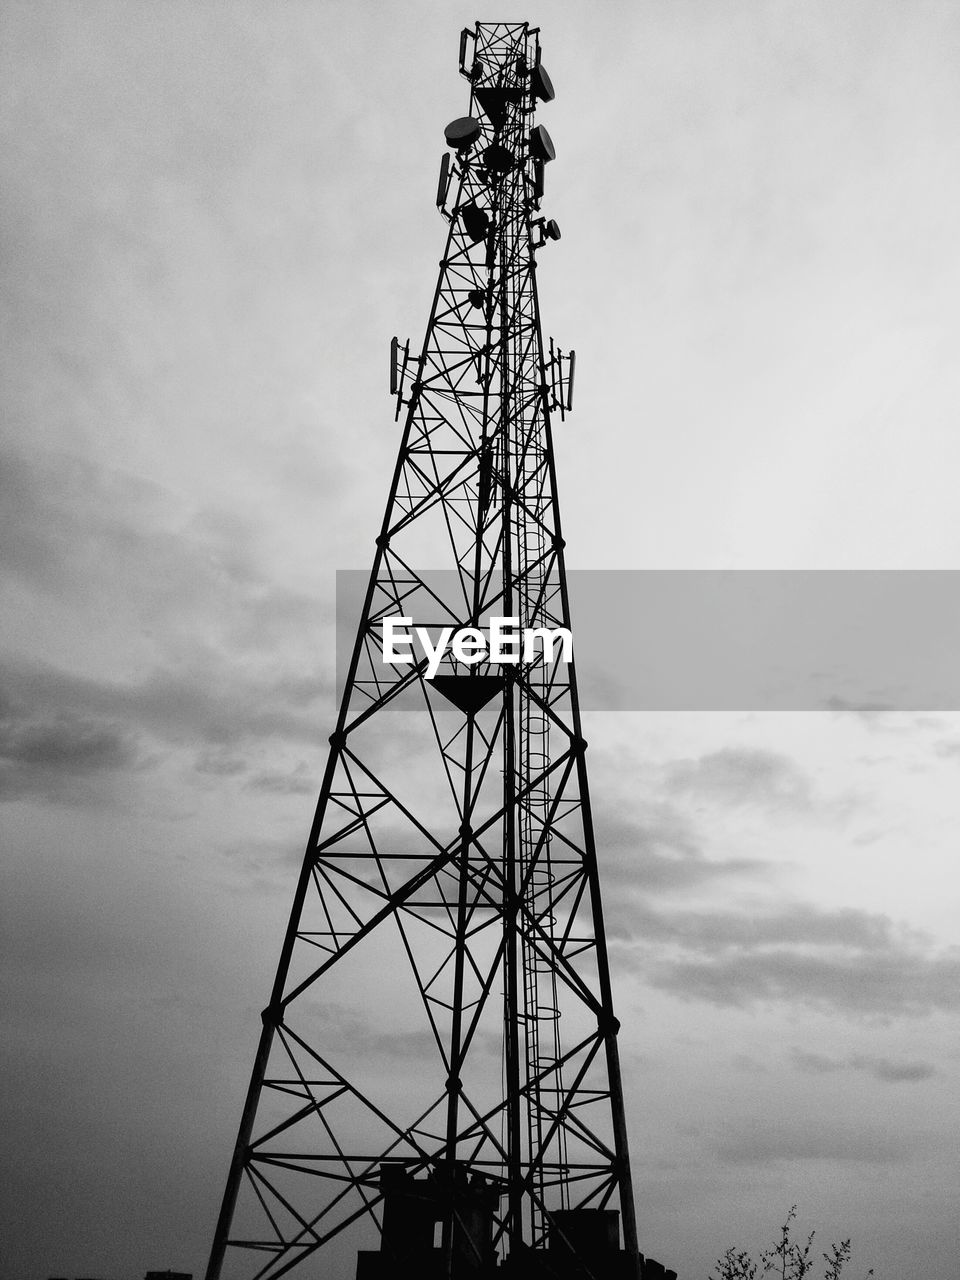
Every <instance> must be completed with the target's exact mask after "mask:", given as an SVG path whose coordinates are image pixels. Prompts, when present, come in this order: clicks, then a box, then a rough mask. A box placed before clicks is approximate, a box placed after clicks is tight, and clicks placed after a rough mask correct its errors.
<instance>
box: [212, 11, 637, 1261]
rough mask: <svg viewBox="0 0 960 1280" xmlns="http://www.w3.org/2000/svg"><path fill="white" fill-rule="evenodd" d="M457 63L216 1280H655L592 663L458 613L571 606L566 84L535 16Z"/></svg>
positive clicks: (531, 617) (536, 617) (553, 618)
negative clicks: (617, 946) (558, 118)
mask: <svg viewBox="0 0 960 1280" xmlns="http://www.w3.org/2000/svg"><path fill="white" fill-rule="evenodd" d="M460 71H461V74H462V75H463V76H464V77H465V78H466V79H467V80H468V81H469V83H470V107H469V115H468V116H465V117H460V118H459V119H457V120H455V121H453V122H452V123H451V124H450V125H448V127H447V129H446V141H447V143H448V145H449V149H448V150H447V151H446V152H445V153H444V156H443V161H442V163H441V170H440V182H439V187H438V191H437V197H436V202H437V205H438V208H439V209H440V212H441V213H442V215H443V217H444V218H445V220H446V222H447V223H448V233H447V239H446V247H445V250H444V254H443V258H442V260H441V263H440V274H439V279H438V282H437V287H436V292H435V295H434V299H433V306H432V309H431V313H430V319H429V322H428V324H427V330H426V336H425V338H424V342H423V345H422V347H421V349H420V352H419V354H418V355H416V354H411V350H410V345H409V343H405V344H403V345H401V344H400V343H399V342H398V341H397V340H396V339H394V341H393V344H392V347H391V367H390V378H391V390H392V392H393V393H394V394H395V395H396V397H397V416H398V417H399V416H400V415H401V412H402V414H403V423H404V425H403V435H402V440H401V443H400V448H399V455H398V457H397V462H396V467H395V470H394V473H393V480H392V483H391V486H390V494H389V498H388V500H387V505H386V512H385V515H384V519H383V524H382V527H381V530H380V535H379V537H378V538H377V540H376V554H375V557H374V563H373V569H372V572H371V574H370V577H369V581H368V584H367V587H366V592H365V597H364V600H363V606H362V612H361V618H360V624H359V630H358V633H357V636H356V643H355V646H354V648H353V653H352V658H351V660H350V663H349V669H348V671H347V674H346V681H345V686H344V689H343V693H342V698H341V702H340V708H339V715H338V720H337V724H336V730H335V732H334V733H333V735H332V736H331V738H330V752H329V758H328V762H327V766H326V770H325V773H324V776H323V781H322V785H321V790H320V798H319V802H318V806H317V810H316V816H315V819H314V822H313V826H312V829H311V831H310V836H309V839H308V842H307V847H306V853H305V857H304V861H303V865H302V870H301V872H300V876H299V881H298V883H297V887H296V892H295V896H294V903H293V908H292V911H291V915H290V920H289V924H288V926H287V930H286V934H285V937H284V940H283V945H282V949H281V954H280V962H279V966H278V970H277V975H276V980H275V983H274V986H273V992H272V995H271V998H270V1002H269V1005H268V1006H267V1008H266V1009H265V1011H264V1013H263V1016H262V1021H263V1028H262V1033H261V1037H260V1044H259V1048H258V1051H257V1054H256V1059H255V1063H254V1067H253V1073H252V1078H251V1082H250V1087H249V1091H248V1094H247V1098H246V1103H245V1106H244V1110H243V1115H242V1120H241V1124H240V1129H239V1134H238V1138H237V1143H236V1148H235V1151H234V1155H233V1159H232V1163H231V1166H230V1171H229V1175H228V1180H227V1186H226V1191H225V1194H224V1199H223V1206H222V1209H221V1213H220V1217H219V1221H218V1224H217V1228H216V1235H215V1240H214V1245H213V1250H212V1254H211V1259H210V1264H209V1269H208V1272H207V1276H208V1280H218V1277H220V1276H221V1275H223V1276H225V1277H227V1276H229V1277H230V1278H231V1280H232V1278H233V1277H244V1278H245V1280H274V1278H275V1277H279V1276H282V1275H284V1274H286V1273H287V1272H288V1271H291V1270H293V1269H295V1268H298V1267H299V1268H300V1269H301V1273H302V1274H310V1275H313V1276H322V1277H329V1278H330V1280H340V1278H341V1277H342V1278H343V1280H349V1277H351V1276H352V1274H353V1269H354V1267H356V1275H357V1276H358V1278H360V1280H377V1278H378V1277H386V1276H388V1275H389V1276H395V1275H404V1274H408V1273H409V1274H416V1275H419V1276H422V1277H426V1278H428V1280H429V1278H430V1277H434V1276H436V1277H438V1278H439V1277H441V1276H442V1277H446V1278H447V1280H459V1277H463V1276H488V1275H493V1274H504V1273H505V1272H510V1273H511V1274H512V1273H516V1274H520V1275H524V1276H527V1275H531V1276H537V1275H544V1276H548V1275H549V1276H564V1277H565V1276H584V1277H590V1276H593V1277H597V1278H598V1280H599V1277H601V1276H603V1277H608V1276H624V1277H627V1276H630V1277H635V1276H638V1275H639V1274H640V1267H641V1259H640V1255H639V1254H638V1250H637V1236H636V1225H635V1218H634V1204H633V1194H632V1188H631V1180H630V1166H629V1158H628V1152H627V1137H626V1128H625V1124H624V1114H623V1096H622V1089H621V1078H620V1066H619V1060H618V1055H617V1038H616V1037H617V1030H618V1024H617V1021H616V1019H615V1017H614V1013H613V1006H612V1000H611V990H610V975H609V970H608V963H607V953H606V947H605V941H604V929H603V918H602V912H601V904H600V892H599V883H598V875H597V859H596V850H595V845H594V835H593V824H592V819H591V810H590V798H589V792H588V788H587V774H586V761H585V747H586V743H585V742H584V739H583V735H582V732H581V724H580V712H579V707H578V701H577V685H576V678H575V669H574V665H573V662H572V661H570V662H567V663H565V662H563V661H560V660H559V655H558V654H557V653H555V652H554V653H551V651H550V645H549V644H548V643H543V642H544V641H545V640H549V637H543V636H542V635H541V636H540V637H539V640H540V642H541V643H540V644H539V646H538V645H537V644H533V645H531V647H530V649H529V651H528V652H527V653H526V654H524V653H523V652H522V651H520V652H518V654H517V659H518V660H511V657H512V655H510V654H508V655H506V656H505V659H504V660H503V661H501V662H495V661H493V660H492V659H493V656H495V655H491V654H490V653H486V654H484V653H483V651H482V648H481V647H480V645H479V643H478V641H477V638H476V636H475V635H474V636H473V646H472V648H471V646H470V643H469V641H470V636H469V635H468V634H465V632H464V629H466V628H471V629H479V630H481V631H482V630H483V628H484V627H487V626H489V625H490V623H491V620H492V619H493V618H496V617H500V618H507V619H515V620H516V628H517V630H518V631H520V632H523V631H530V632H535V631H543V630H547V631H552V630H553V629H556V628H569V627H570V615H569V606H568V598H567V587H566V580H565V574H564V556H563V547H564V544H563V539H562V537H561V532H560V518H559V512H558V507H557V497H556V477H555V470H554V455H553V447H552V439H551V414H552V413H557V412H559V414H560V415H561V416H562V415H563V414H564V413H565V412H566V410H568V409H569V408H570V404H571V390H572V377H573V354H572V353H570V354H569V355H564V354H562V353H561V352H560V351H559V350H558V349H556V348H555V347H554V344H553V342H552V341H551V342H550V344H549V347H548V348H546V349H545V348H544V343H543V339H542V336H541V326H540V313H539V303H538V296H537V281H536V267H537V253H538V251H539V250H540V249H541V248H543V246H544V245H546V244H547V243H548V242H549V241H551V240H555V239H558V238H559V230H558V228H557V226H556V224H555V223H554V222H552V221H547V220H546V219H545V218H544V217H543V216H542V215H541V213H540V206H541V201H542V196H543V190H544V168H545V166H546V164H547V163H548V162H549V161H550V160H551V159H552V158H553V156H554V149H553V144H552V142H551V140H550V137H549V135H548V133H547V132H546V130H545V129H544V128H543V127H542V126H539V125H537V124H536V123H535V118H534V113H535V110H536V108H537V106H538V104H539V103H541V102H548V101H549V100H550V99H552V97H553V89H552V86H551V83H550V79H549V77H548V75H547V74H546V71H545V69H544V67H543V66H542V64H541V61H540V46H539V39H538V32H537V30H536V29H533V28H530V27H529V26H528V25H527V24H526V23H497V24H485V23H478V24H477V25H476V27H475V28H474V29H473V30H466V31H464V32H463V35H462V37H461V46H460ZM425 566H428V567H425ZM436 570H439V571H440V572H436ZM396 617H404V618H406V619H408V620H409V621H411V622H412V623H413V624H414V625H419V626H422V627H424V628H426V629H427V632H428V634H429V636H430V637H431V645H432V644H433V643H434V641H435V639H436V637H437V636H438V632H439V630H440V629H441V628H447V629H450V630H449V631H448V633H447V634H448V636H449V635H450V632H452V637H451V638H452V639H454V640H456V639H458V638H459V639H461V640H462V641H463V644H462V645H461V646H460V648H459V649H457V648H454V649H453V650H452V651H448V652H447V653H446V655H445V656H444V657H443V660H442V662H441V663H440V665H439V667H437V669H436V670H435V671H434V672H433V674H432V676H431V673H430V670H429V667H428V659H427V655H426V654H424V653H421V652H420V651H419V650H417V649H414V650H413V652H412V660H411V661H410V662H408V663H406V664H403V663H401V662H399V661H398V662H396V663H390V662H385V661H384V657H383V635H384V626H383V624H384V619H387V618H396ZM508 629H509V628H508ZM558 647H559V646H558ZM517 649H518V651H519V650H520V646H519V644H518V645H517ZM618 1223H622V1231H623V1241H622V1245H621V1241H620V1236H619V1226H618ZM358 1250H359V1253H358Z"/></svg>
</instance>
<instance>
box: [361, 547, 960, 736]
mask: <svg viewBox="0 0 960 1280" xmlns="http://www.w3.org/2000/svg"><path fill="white" fill-rule="evenodd" d="M422 576H423V578H424V580H425V581H426V582H427V583H428V585H429V592H430V593H431V594H432V595H433V597H434V599H435V600H443V601H446V602H450V604H449V608H448V610H447V611H444V610H441V609H437V608H432V614H433V615H434V616H433V617H431V618H429V619H428V621H434V622H436V623H437V625H440V624H446V625H449V624H450V623H451V622H453V621H456V620H457V607H458V606H457V604H456V603H455V602H456V600H457V599H458V598H460V599H462V596H463V587H462V584H461V583H460V581H459V579H458V577H457V575H455V574H454V573H452V572H447V571H443V570H436V571H429V572H427V573H424V574H423V575H422ZM367 584H368V574H367V573H366V572H365V571H361V570H342V571H339V572H338V573H337V684H338V691H342V689H343V685H344V680H345V676H346V672H347V669H348V666H349V662H350V657H351V654H352V652H353V644H354V639H355V635H356V629H357V625H358V622H359V619H360V614H361V610H362V605H363V600H364V596H365V593H366V589H367ZM567 585H568V589H569V598H570V613H571V621H572V632H573V639H574V661H575V663H576V670H577V680H578V685H579V690H580V703H581V706H582V707H583V708H584V709H585V710H600V711H823V710H851V711H859V712H876V711H953V710H957V709H960V572H958V571H954V570H573V571H570V572H569V573H568V574H567ZM408 599H409V598H408ZM377 607H378V610H379V613H380V614H381V615H383V616H387V615H388V614H391V613H396V614H405V615H409V614H410V613H411V612H412V611H414V610H412V609H411V607H410V606H409V603H405V604H403V607H402V608H397V609H396V610H393V609H391V608H390V607H389V604H388V602H387V601H386V598H385V597H384V596H383V594H382V593H381V594H380V596H379V599H378V604H377ZM498 608H499V606H495V607H494V608H492V609H491V610H490V613H491V614H494V613H496V612H498ZM499 611H500V612H502V610H499ZM459 621H460V623H461V624H462V625H466V622H467V618H466V614H465V613H464V614H463V616H462V617H461V618H460V619H459ZM384 673H385V675H388V676H394V675H395V674H396V672H395V669H394V668H390V667H389V666H388V665H387V664H385V665H384ZM398 705H402V701H401V702H399V703H398ZM418 705H419V707H420V709H422V707H423V703H422V701H421V702H420V703H419V704H418Z"/></svg>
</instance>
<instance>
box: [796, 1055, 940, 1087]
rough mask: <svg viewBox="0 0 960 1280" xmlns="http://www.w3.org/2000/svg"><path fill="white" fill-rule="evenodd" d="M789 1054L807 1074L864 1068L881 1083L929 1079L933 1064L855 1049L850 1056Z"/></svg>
mask: <svg viewBox="0 0 960 1280" xmlns="http://www.w3.org/2000/svg"><path fill="white" fill-rule="evenodd" d="M790 1058H791V1060H792V1062H793V1064H794V1066H795V1067H796V1068H797V1070H798V1071H802V1072H804V1073H805V1074H808V1075H828V1074H832V1073H834V1072H838V1071H865V1072H866V1073H867V1074H868V1075H871V1076H873V1077H874V1079H875V1080H880V1081H881V1082H882V1083H884V1084H904V1083H915V1082H916V1081H919V1080H929V1079H930V1077H931V1076H933V1075H935V1074H936V1068H935V1067H934V1066H933V1065H932V1064H931V1063H929V1062H908V1061H905V1060H899V1061H894V1060H893V1059H891V1058H884V1057H877V1056H874V1055H871V1054H864V1053H857V1054H854V1055H853V1056H852V1057H849V1058H831V1057H828V1056H827V1055H826V1054H823V1053H813V1052H810V1051H808V1050H805V1049H794V1050H792V1052H791V1054H790Z"/></svg>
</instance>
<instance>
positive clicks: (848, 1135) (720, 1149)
mask: <svg viewBox="0 0 960 1280" xmlns="http://www.w3.org/2000/svg"><path fill="white" fill-rule="evenodd" d="M917 1145H919V1144H918V1143H916V1142H915V1141H913V1140H911V1139H909V1138H906V1137H904V1136H903V1135H902V1134H894V1133H892V1132H890V1131H889V1130H887V1129H884V1128H880V1127H876V1128H870V1127H866V1126H864V1127H856V1128H855V1127H853V1126H851V1125H845V1124H843V1123H842V1122H831V1123H829V1124H827V1123H826V1122H817V1121H816V1120H811V1119H809V1118H806V1119H805V1120H804V1121H803V1122H799V1121H798V1122H796V1123H793V1122H781V1123H779V1124H778V1123H776V1122H775V1121H770V1120H766V1121H765V1123H764V1125H763V1127H762V1128H761V1127H759V1126H754V1125H752V1124H750V1125H747V1124H743V1125H741V1126H739V1128H734V1130H733V1132H732V1133H730V1134H729V1135H728V1136H727V1137H726V1138H724V1139H723V1140H722V1141H721V1142H720V1143H719V1144H718V1145H717V1147H716V1155H717V1158H718V1159H719V1160H720V1161H721V1162H722V1163H723V1164H733V1165H742V1164H757V1165H769V1164H778V1163H782V1162H792V1161H797V1160H828V1161H842V1162H845V1163H856V1164H880V1165H883V1164H900V1163H903V1162H905V1161H907V1160H909V1159H910V1158H911V1157H912V1155H913V1154H914V1152H915V1150H916V1147H917Z"/></svg>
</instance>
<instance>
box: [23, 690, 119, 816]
mask: <svg viewBox="0 0 960 1280" xmlns="http://www.w3.org/2000/svg"><path fill="white" fill-rule="evenodd" d="M140 760H141V752H140V750H139V747H138V743H137V739H136V735H135V734H133V733H131V732H130V731H129V730H128V729H127V728H126V727H125V726H123V725H122V724H118V723H117V722H116V721H114V720H111V719H109V718H106V717H100V716H95V715H88V714H84V713H82V712H78V711H72V710H52V711H48V712H38V711H36V710H32V709H30V708H29V707H26V706H23V705H21V704H20V703H18V702H17V701H15V700H14V699H13V698H11V696H10V694H9V692H7V693H6V694H5V696H4V700H3V702H2V704H0V800H18V799H21V798H23V797H24V796H29V795H41V796H43V797H45V798H47V799H52V800H63V799H68V798H70V797H74V798H75V797H76V796H78V795H81V794H85V791H84V788H83V787H82V786H79V785H78V784H82V783H83V782H85V781H88V780H90V779H93V778H95V777H96V776H97V775H105V774H114V773H118V772H121V771H123V770H130V769H134V768H137V767H138V766H139V763H140Z"/></svg>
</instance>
